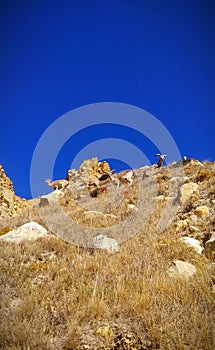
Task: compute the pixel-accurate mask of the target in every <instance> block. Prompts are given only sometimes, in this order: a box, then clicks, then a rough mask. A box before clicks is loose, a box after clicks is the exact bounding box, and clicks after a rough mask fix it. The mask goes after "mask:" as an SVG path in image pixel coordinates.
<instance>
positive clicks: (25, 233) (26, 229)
mask: <svg viewBox="0 0 215 350" xmlns="http://www.w3.org/2000/svg"><path fill="white" fill-rule="evenodd" d="M46 236H47V230H46V229H45V228H44V227H43V226H41V225H39V224H38V223H37V222H34V221H31V222H28V223H27V224H24V225H22V226H20V227H18V228H17V229H15V230H12V231H10V232H8V233H6V234H5V235H2V236H0V240H3V241H6V242H12V243H21V242H22V241H25V240H28V241H35V240H37V239H38V238H41V237H46Z"/></svg>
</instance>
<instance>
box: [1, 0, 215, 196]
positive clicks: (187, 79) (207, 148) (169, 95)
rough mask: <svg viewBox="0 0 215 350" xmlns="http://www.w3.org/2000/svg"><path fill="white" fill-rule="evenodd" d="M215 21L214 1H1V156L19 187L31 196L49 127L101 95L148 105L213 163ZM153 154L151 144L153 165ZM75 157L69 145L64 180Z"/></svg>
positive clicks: (182, 144)
mask: <svg viewBox="0 0 215 350" xmlns="http://www.w3.org/2000/svg"><path fill="white" fill-rule="evenodd" d="M214 18H215V5H214V2H213V1H189V0H188V1H186V2H185V1H178V0H175V1H156V0H154V1H145V0H143V1H140V0H139V1H135V0H133V1H132V0H130V1H128V0H127V1H126V0H124V1H121V0H119V1H112V0H109V1H64V0H62V1H29V0H28V1H25V0H22V1H14V0H12V1H10V2H7V1H4V2H1V7H0V41H1V55H0V99H1V100H0V109H1V110H0V116H1V124H0V125H1V137H0V163H1V164H2V165H3V167H4V169H5V171H6V173H7V175H8V176H9V177H10V178H11V179H12V181H13V183H14V186H15V190H16V194H17V195H20V196H22V197H25V198H30V197H31V192H30V179H29V178H30V165H31V159H32V155H33V152H34V149H35V147H36V144H37V142H38V140H39V138H40V137H41V135H42V133H43V132H44V131H45V130H46V129H47V127H48V126H49V125H50V124H51V123H52V122H54V121H55V120H56V119H57V118H59V117H60V116H62V115H63V114H65V113H66V112H69V111H70V110H72V109H74V108H77V107H80V106H83V105H87V104H91V103H96V102H105V101H113V102H121V103H127V104H131V105H135V106H138V107H140V108H143V109H144V110H146V111H148V112H149V113H151V114H153V115H154V116H155V117H156V118H158V119H159V120H160V121H161V122H162V123H163V124H164V125H165V126H166V128H167V129H168V130H169V132H170V133H171V135H172V136H173V138H174V140H175V141H176V143H177V145H178V148H179V149H180V152H181V153H182V154H187V155H188V156H189V157H195V158H197V159H200V160H205V159H208V160H211V161H212V160H215V156H214V155H215V154H214V153H215V152H214V150H215V147H214V111H215V21H214ZM116 132H117V131H116V130H115V129H114V128H113V133H116ZM96 134H97V135H98V130H97V132H96ZM107 136H109V137H112V136H113V135H112V134H111V130H109V134H107ZM87 137H88V136H86V135H84V136H83V135H80V138H79V139H78V137H76V139H75V145H76V148H77V149H78V147H79V142H80V147H83V138H84V140H85V143H86V144H87V142H88V139H87ZM90 137H91V136H90ZM115 137H116V135H115ZM132 142H133V143H135V140H134V139H133V140H132ZM138 142H140V140H138V136H137V145H138V146H140V145H139V144H138ZM71 145H72V140H71ZM71 147H72V146H71ZM153 151H154V150H153V149H152V148H150V147H149V148H148V150H147V149H145V150H144V152H145V153H146V154H147V156H148V158H149V159H150V161H151V162H152V163H153V162H154V161H155V157H154V153H153ZM95 156H96V154H95ZM70 157H71V154H70V153H69V149H67V148H66V145H65V148H64V149H62V155H61V156H60V157H59V161H58V163H59V164H58V165H57V166H56V172H55V174H54V175H55V177H56V178H57V177H64V176H65V172H66V170H67V169H68V164H70V163H71V159H70ZM115 165H116V164H115ZM119 169H120V164H119ZM117 170H118V169H117ZM48 175H49V174H47V176H48Z"/></svg>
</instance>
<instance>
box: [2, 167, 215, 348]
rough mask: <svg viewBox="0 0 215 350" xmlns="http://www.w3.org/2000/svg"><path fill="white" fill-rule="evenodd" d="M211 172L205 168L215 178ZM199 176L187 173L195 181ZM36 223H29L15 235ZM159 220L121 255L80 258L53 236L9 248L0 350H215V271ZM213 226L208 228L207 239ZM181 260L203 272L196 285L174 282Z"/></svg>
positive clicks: (92, 253) (208, 187)
mask: <svg viewBox="0 0 215 350" xmlns="http://www.w3.org/2000/svg"><path fill="white" fill-rule="evenodd" d="M209 168H210V165H209V164H206V165H205V169H204V171H205V172H206V173H207V174H209V173H210V171H209V170H210V169H209ZM199 171H200V170H199V169H190V168H189V169H188V168H187V174H188V175H189V176H190V178H192V177H193V179H194V178H195V179H196V176H197V174H199ZM201 171H202V170H201ZM209 178H210V184H209V183H207V182H206V181H209V180H208V179H207V175H205V177H204V179H201V184H200V185H201V188H202V189H204V190H202V192H201V193H200V197H201V196H202V198H199V200H203V199H204V198H203V197H204V196H205V193H206V192H207V191H208V193H210V196H212V195H214V192H213V191H214V183H212V181H211V176H209ZM208 196H209V194H208ZM208 196H207V197H205V200H208V199H210V198H209V197H208ZM67 200H68V198H67ZM202 203H203V202H199V204H202ZM64 204H65V203H64ZM203 204H204V203H203ZM123 205H124V204H123ZM77 210H78V209H77ZM183 210H184V212H185V215H187V214H186V210H187V209H186V207H185V208H183ZM183 210H182V212H183ZM74 212H75V209H74V208H73V213H74ZM76 213H77V221H78V220H80V216H81V214H80V211H77V212H76ZM52 214H53V213H52V212H51V211H49V214H48V215H49V216H50V218H51V215H52ZM122 214H123V212H122V210H121V215H122ZM35 215H36V214H35V213H34V214H33V212H31V214H29V213H28V215H27V214H26V213H25V214H23V217H22V216H20V217H19V218H15V219H14V220H13V219H12V220H11V223H10V225H11V227H12V226H16V225H17V224H18V223H19V224H20V223H23V222H24V221H27V220H28V219H29V218H31V219H32V218H34V216H35ZM160 215H161V213H159V211H158V210H157V211H155V212H153V214H152V215H151V218H150V219H149V221H148V223H147V224H146V225H145V226H144V228H143V229H141V228H140V231H139V233H138V234H137V235H136V236H135V237H134V238H132V239H129V240H127V241H126V242H125V243H124V244H122V246H121V248H120V251H119V252H117V253H114V254H110V253H108V252H106V251H101V250H92V249H82V248H78V247H75V246H73V245H71V244H69V243H66V242H64V241H62V240H60V239H59V238H57V237H55V236H53V235H50V237H49V239H40V240H38V241H36V242H33V243H32V242H25V243H22V244H20V245H16V246H14V245H11V244H8V243H4V242H1V246H0V249H1V251H0V267H1V275H0V276H1V277H0V279H1V281H0V290H1V324H0V344H1V345H0V348H1V349H7V350H9V349H10V350H12V349H13V350H15V349H16V350H18V349H20V350H21V349H22V350H24V349H26V350H27V349H28V350H31V349H44V350H45V349H51V350H52V349H64V350H69V349H71V350H72V349H133V350H134V349H162V350H168V349H171V350H172V349H180V350H182V349H186V350H187V349H190V350H193V349H196V350H197V349H199V350H200V349H204V350H210V349H213V348H214V346H215V343H214V329H213V324H214V311H215V307H214V306H215V304H214V294H213V292H212V282H213V281H212V274H213V272H212V271H211V268H212V267H211V266H212V265H211V262H210V261H209V260H208V259H207V258H206V257H205V256H204V255H203V256H200V255H198V254H197V253H195V252H194V251H193V250H192V249H190V248H188V247H187V246H185V245H184V244H183V243H182V242H181V241H180V240H179V237H178V234H177V233H176V230H175V223H174V222H173V223H172V225H170V226H169V227H168V228H167V229H166V230H165V232H164V233H162V235H161V234H158V232H157V229H156V227H157V226H156V223H157V222H158V220H159V217H160ZM180 215H182V214H179V216H180ZM35 218H36V216H35ZM176 219H177V218H176ZM213 220H214V219H213V218H212V217H211V218H210V219H208V220H207V222H205V227H206V229H207V230H210V229H212V226H210V225H209V224H210V222H211V223H212V222H213ZM85 224H87V225H90V224H92V222H91V223H90V222H89V223H85ZM211 225H212V224H211ZM201 229H204V227H203V224H202V222H201ZM174 259H180V260H183V261H187V262H190V263H192V264H194V265H195V266H196V267H197V274H196V275H195V276H194V277H193V278H191V279H189V280H185V279H183V278H180V277H178V278H176V277H175V278H173V277H170V276H169V274H168V268H169V267H170V266H171V264H172V262H173V260H174Z"/></svg>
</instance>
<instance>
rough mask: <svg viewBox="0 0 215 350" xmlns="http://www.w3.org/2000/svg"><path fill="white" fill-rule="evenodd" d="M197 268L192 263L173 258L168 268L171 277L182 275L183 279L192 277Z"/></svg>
mask: <svg viewBox="0 0 215 350" xmlns="http://www.w3.org/2000/svg"><path fill="white" fill-rule="evenodd" d="M196 272H197V269H196V267H195V266H194V265H192V264H190V263H188V262H186V261H181V260H175V261H174V262H173V266H171V267H170V268H169V274H170V276H173V277H183V278H185V279H189V278H190V277H193V276H194V275H195V273H196Z"/></svg>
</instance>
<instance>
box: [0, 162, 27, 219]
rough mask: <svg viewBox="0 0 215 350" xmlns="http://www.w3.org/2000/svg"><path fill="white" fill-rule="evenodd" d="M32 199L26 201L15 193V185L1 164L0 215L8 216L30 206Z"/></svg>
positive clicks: (2, 216)
mask: <svg viewBox="0 0 215 350" xmlns="http://www.w3.org/2000/svg"><path fill="white" fill-rule="evenodd" d="M30 203H31V201H26V200H25V199H24V198H20V197H18V196H16V195H15V192H14V186H13V183H12V181H11V180H10V179H9V177H8V176H7V175H6V174H5V171H4V169H3V167H2V165H1V164H0V217H1V219H3V218H8V217H11V216H13V215H14V214H16V213H17V212H19V211H20V210H22V209H23V208H25V207H27V206H29V205H30Z"/></svg>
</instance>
